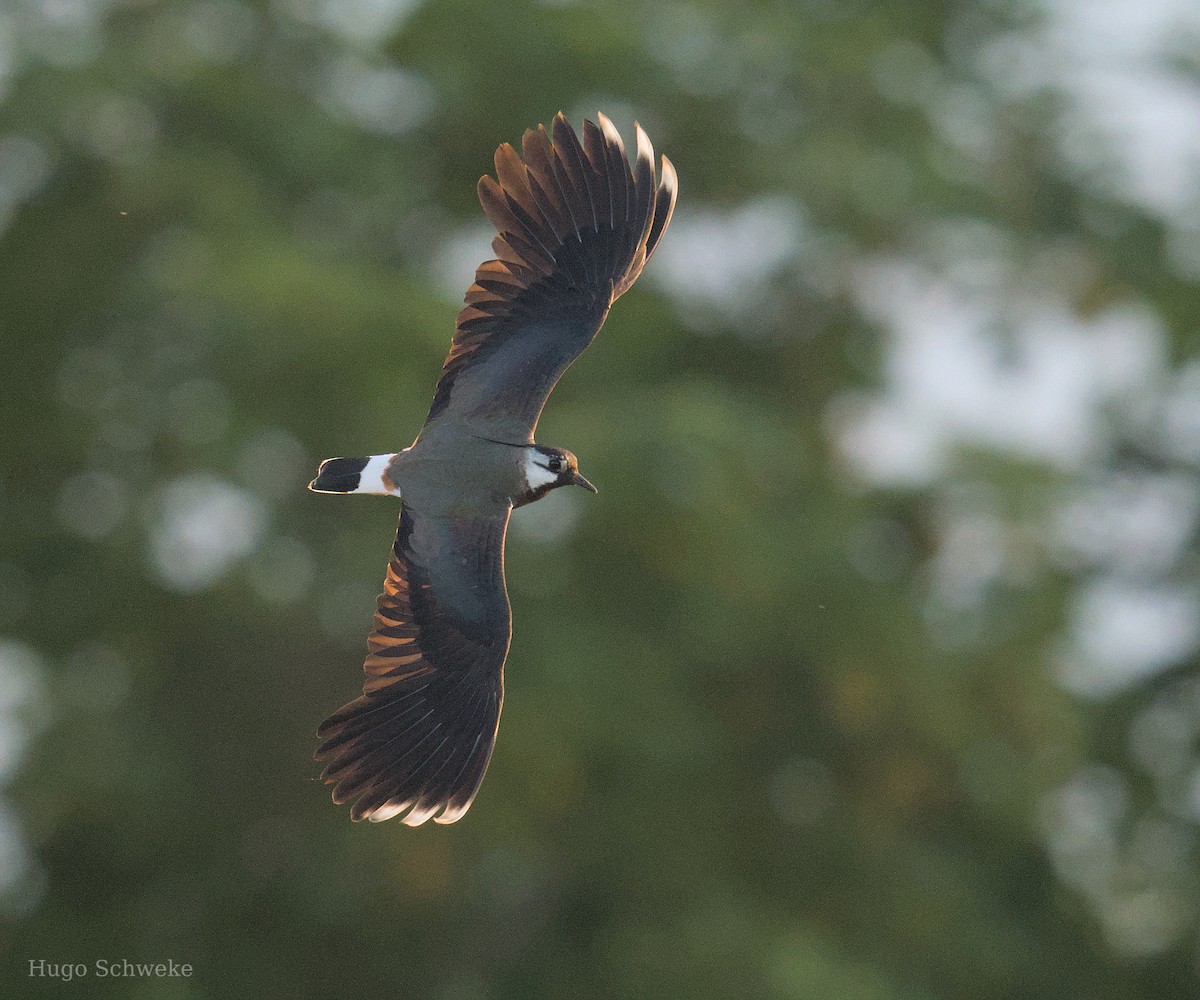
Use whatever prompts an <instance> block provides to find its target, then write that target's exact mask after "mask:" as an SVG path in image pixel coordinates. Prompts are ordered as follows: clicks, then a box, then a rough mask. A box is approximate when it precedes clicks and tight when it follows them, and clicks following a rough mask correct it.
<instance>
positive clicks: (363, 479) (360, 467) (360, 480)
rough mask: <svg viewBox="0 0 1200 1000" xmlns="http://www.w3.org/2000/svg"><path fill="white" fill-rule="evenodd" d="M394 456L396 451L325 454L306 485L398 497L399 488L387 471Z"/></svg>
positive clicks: (317, 489)
mask: <svg viewBox="0 0 1200 1000" xmlns="http://www.w3.org/2000/svg"><path fill="white" fill-rule="evenodd" d="M395 458H396V453H393V454H391V455H368V456H367V457H366V458H327V459H325V461H324V462H322V463H321V467H320V468H319V469H317V478H316V479H314V480H313V481H312V482H311V483H309V484H308V488H309V489H310V490H312V491H313V492H314V493H370V494H373V495H375V496H394V497H398V496H399V495H400V488H399V487H398V486H397V485H396V482H395V480H393V479H392V477H391V475H390V470H391V465H392V462H393V461H394V460H395Z"/></svg>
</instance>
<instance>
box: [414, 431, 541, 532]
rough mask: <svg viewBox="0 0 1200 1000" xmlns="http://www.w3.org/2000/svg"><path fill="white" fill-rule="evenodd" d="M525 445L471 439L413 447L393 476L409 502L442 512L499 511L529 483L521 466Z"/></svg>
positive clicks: (416, 508)
mask: <svg viewBox="0 0 1200 1000" xmlns="http://www.w3.org/2000/svg"><path fill="white" fill-rule="evenodd" d="M520 454H521V449H519V448H513V447H509V446H507V445H501V444H495V443H493V442H490V441H481V440H479V439H476V438H466V439H464V440H460V441H454V442H431V443H430V445H429V446H428V447H426V448H424V449H422V448H421V442H418V443H417V444H416V445H414V446H413V447H412V448H411V449H410V450H409V451H407V452H405V453H404V454H403V455H402V456H401V458H400V459H398V460H397V461H396V463H395V464H394V465H393V468H392V475H393V478H395V479H396V481H397V485H398V486H399V487H400V493H401V495H402V496H403V497H404V502H405V505H406V506H408V507H411V508H413V509H414V510H422V511H426V512H428V513H430V514H437V513H447V514H450V513H472V512H483V511H490V510H494V509H495V508H496V506H497V505H503V504H506V503H508V502H509V500H510V499H511V498H512V497H513V496H515V495H516V494H517V493H518V492H519V491H520V489H521V488H522V487H523V485H524V478H523V475H522V472H521V468H520V465H519V464H518V460H519V456H520Z"/></svg>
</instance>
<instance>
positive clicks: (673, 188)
mask: <svg viewBox="0 0 1200 1000" xmlns="http://www.w3.org/2000/svg"><path fill="white" fill-rule="evenodd" d="M678 189H679V178H678V177H677V176H676V174H675V165H674V164H673V163H671V161H670V160H668V159H667V158H666V157H665V156H664V157H663V158H662V180H661V181H660V183H659V185H658V195H657V196H656V198H655V202H654V223H653V225H651V227H650V235H649V236H647V237H646V259H647V260H649V259H650V257H651V256H652V255H653V254H654V251H655V249H657V247H658V241H659V240H660V239H661V238H662V234H663V233H664V232H665V231H666V228H667V223H669V222H670V221H671V215H672V214H673V213H674V211H675V196H676V194H677V193H678Z"/></svg>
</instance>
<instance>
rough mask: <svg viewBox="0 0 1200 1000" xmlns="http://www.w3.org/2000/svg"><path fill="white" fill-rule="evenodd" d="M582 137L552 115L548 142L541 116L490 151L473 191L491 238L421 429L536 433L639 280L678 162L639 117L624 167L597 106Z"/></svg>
mask: <svg viewBox="0 0 1200 1000" xmlns="http://www.w3.org/2000/svg"><path fill="white" fill-rule="evenodd" d="M598 117H599V119H600V125H599V126H596V125H593V124H592V123H591V122H590V121H588V122H584V125H583V142H582V143H581V142H580V141H579V139H578V137H577V136H576V135H575V132H574V131H573V130H572V129H571V126H570V125H569V124H568V123H567V120H566V119H565V118H564V117H563V116H562V114H561V113H559V114H558V115H557V116H555V119H554V124H553V128H552V132H553V140H551V137H550V135H548V134H547V132H546V130H545V129H544V128H543V127H542V126H541V125H539V126H538V127H537V129H536V130H533V129H530V130H528V131H526V133H525V136H524V139H523V140H522V144H521V154H520V155H518V154H517V152H516V150H514V149H513V147H512V146H510V145H508V144H507V143H505V144H504V145H503V146H501V147H500V148H499V149H498V150H496V177H497V178H498V182H497V181H494V180H492V178H490V177H486V176H485V177H483V178H481V179H480V181H479V200H480V202H481V203H482V205H483V210H484V211H485V212H486V213H487V216H488V218H489V219H490V220H491V221H492V223H493V224H494V225H495V227H496V229H497V231H498V235H497V236H496V238H495V239H493V240H492V249H493V250H494V251H495V253H496V258H497V259H496V260H489V261H487V262H486V263H485V264H482V265H481V266H480V267H479V269H478V270H477V271H476V272H475V283H474V284H473V285H471V287H470V288H469V289H468V290H467V296H466V306H465V308H464V309H463V310H462V312H461V313H459V315H458V326H457V330H456V332H455V334H454V339H453V341H452V342H451V345H450V355H449V357H448V358H447V359H446V364H445V367H444V369H443V372H442V378H441V381H440V382H438V387H437V393H436V394H435V395H434V398H433V405H432V406H431V407H430V410H429V416H428V417H427V418H426V422H425V426H426V427H427V428H428V427H430V426H431V425H433V424H436V423H439V422H443V421H454V422H457V423H459V424H461V425H463V426H465V427H466V428H467V429H468V430H469V431H471V432H473V433H477V434H480V435H481V436H485V437H489V438H491V439H493V440H497V441H505V442H508V443H510V444H518V443H523V442H532V441H533V431H534V428H535V426H536V425H537V421H538V416H539V414H540V413H541V412H542V407H543V406H544V405H545V403H546V398H547V397H548V396H549V395H550V391H551V390H552V389H553V388H554V384H555V383H556V382H557V381H558V379H559V376H561V375H562V373H563V372H564V371H565V370H566V369H567V366H568V365H570V364H571V362H572V361H574V360H575V359H576V358H577V357H578V356H579V355H580V353H581V352H582V351H583V349H584V348H585V347H587V345H588V344H589V343H591V341H592V338H593V337H595V336H596V333H597V332H598V331H599V329H600V327H601V325H602V324H603V323H604V317H605V315H606V314H607V312H608V308H609V306H610V305H612V303H613V301H614V300H615V299H616V298H617V296H619V295H621V294H622V293H623V292H625V291H626V290H627V289H628V288H629V287H630V286H631V285H632V284H633V283H634V281H635V280H636V279H637V276H638V275H639V274H640V273H641V270H642V268H643V266H645V263H646V261H647V260H648V259H649V258H650V255H651V254H653V253H654V250H655V248H656V247H657V246H658V241H659V239H660V238H661V237H662V234H663V231H664V230H665V229H666V227H667V223H668V222H669V221H670V218H671V212H672V211H673V210H674V207H675V194H676V187H677V184H676V177H675V168H674V167H673V166H672V165H671V161H670V160H668V159H667V158H666V157H665V156H664V157H663V158H662V180H661V183H658V184H657V185H656V181H655V172H654V148H653V147H652V146H651V145H650V140H649V138H648V137H647V136H646V133H645V132H644V131H643V130H642V128H641V126H640V125H639V126H636V129H637V159H636V163H635V164H634V167H633V168H632V169H630V166H629V160H628V158H627V157H626V155H625V147H624V145H623V144H622V142H621V136H620V135H619V134H618V133H617V130H616V129H615V128H614V127H613V124H612V122H610V121H609V120H608V119H607V118H605V117H604V115H599V116H598Z"/></svg>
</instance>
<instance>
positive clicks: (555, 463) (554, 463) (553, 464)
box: [550, 456, 563, 472]
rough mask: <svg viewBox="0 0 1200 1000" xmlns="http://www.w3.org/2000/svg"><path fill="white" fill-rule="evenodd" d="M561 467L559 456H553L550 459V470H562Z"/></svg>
mask: <svg viewBox="0 0 1200 1000" xmlns="http://www.w3.org/2000/svg"><path fill="white" fill-rule="evenodd" d="M562 467H563V464H562V459H561V458H559V457H558V456H555V457H554V458H552V459H550V471H551V472H562Z"/></svg>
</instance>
